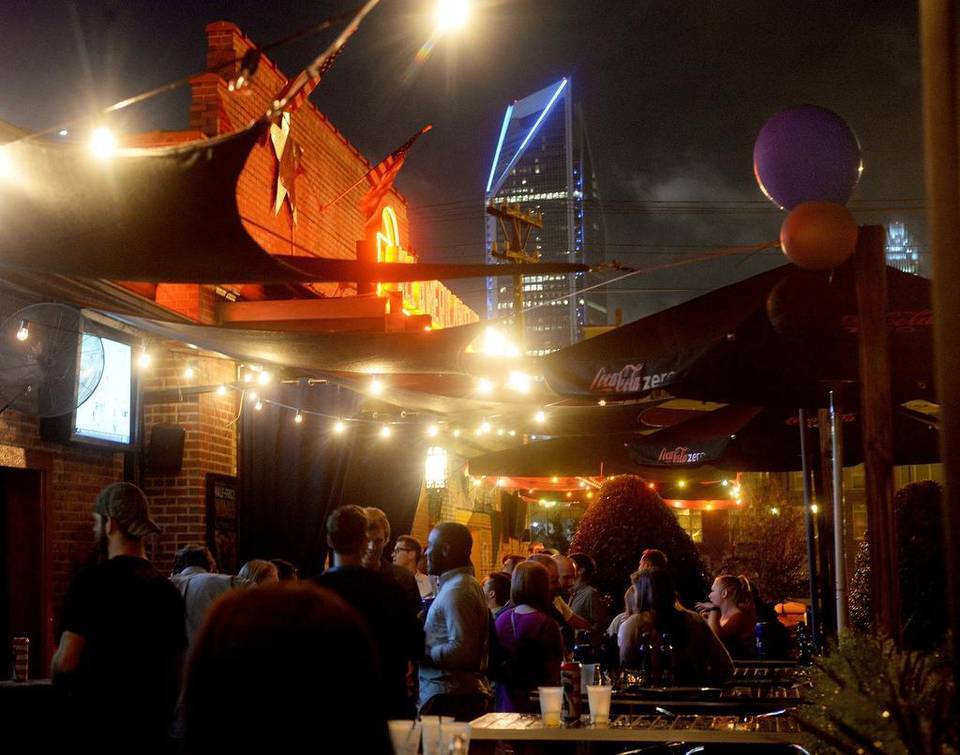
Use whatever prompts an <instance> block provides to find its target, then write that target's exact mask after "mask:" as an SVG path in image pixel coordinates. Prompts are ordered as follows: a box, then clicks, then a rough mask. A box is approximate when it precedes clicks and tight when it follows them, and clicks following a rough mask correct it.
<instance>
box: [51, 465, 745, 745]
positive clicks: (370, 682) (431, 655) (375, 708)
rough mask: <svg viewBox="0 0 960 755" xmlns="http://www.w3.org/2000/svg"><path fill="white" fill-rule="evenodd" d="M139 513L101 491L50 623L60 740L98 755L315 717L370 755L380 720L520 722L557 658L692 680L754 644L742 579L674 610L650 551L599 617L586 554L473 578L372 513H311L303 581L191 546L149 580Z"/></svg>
mask: <svg viewBox="0 0 960 755" xmlns="http://www.w3.org/2000/svg"><path fill="white" fill-rule="evenodd" d="M148 506H149V504H148V501H147V499H146V496H145V495H144V494H143V492H142V491H140V489H139V488H137V487H135V486H134V485H131V484H129V483H113V484H111V485H109V486H107V487H106V488H104V489H103V490H102V491H101V492H100V494H99V496H98V497H97V499H96V502H95V504H94V510H93V517H94V534H95V537H96V540H97V544H98V546H99V547H100V550H101V552H102V555H103V558H102V560H101V562H100V563H99V564H97V565H96V566H94V567H91V568H89V569H86V570H84V571H82V572H81V573H80V574H78V575H77V577H76V578H75V579H74V581H73V583H72V584H71V586H70V589H69V591H68V594H67V596H66V600H65V605H64V608H63V611H62V619H61V627H60V641H59V645H58V648H57V652H56V654H55V656H54V659H53V676H54V680H55V682H56V683H57V685H58V686H59V687H60V688H61V689H63V690H64V692H65V695H66V697H67V700H68V705H67V706H66V709H65V710H66V711H67V713H66V714H65V715H67V716H68V717H69V721H68V722H67V725H68V728H69V731H70V735H71V739H72V740H73V741H76V742H86V743H90V744H96V746H97V747H98V748H99V749H101V750H102V749H104V741H105V740H104V736H105V735H107V736H108V739H107V740H106V741H108V742H110V743H114V744H116V747H112V746H109V745H108V746H107V747H106V749H107V750H111V749H124V748H125V747H126V745H127V744H128V743H129V742H134V741H135V742H136V743H137V747H138V749H139V750H141V751H146V752H171V751H173V752H175V751H181V752H183V751H185V752H189V753H201V752H203V753H205V754H206V753H209V752H214V751H221V750H226V749H227V748H229V749H230V750H232V751H235V750H237V749H241V750H248V749H252V748H253V747H254V746H256V745H257V744H258V743H261V742H262V743H264V744H266V743H269V745H270V748H271V749H277V748H280V747H282V745H283V743H284V742H291V743H294V742H301V741H303V737H305V736H307V735H310V736H317V729H316V728H315V727H316V724H317V721H318V720H323V721H324V722H327V723H328V724H329V725H331V726H335V727H336V728H337V730H339V731H344V732H346V731H351V732H352V734H351V736H352V737H353V740H352V741H353V742H354V747H355V751H357V752H371V753H378V752H385V753H386V752H390V749H389V740H388V736H387V730H386V723H385V722H386V721H387V720H388V719H397V718H408V719H409V718H413V717H415V716H417V715H447V716H453V717H454V718H456V719H457V720H465V721H469V720H472V719H473V718H476V717H478V716H480V715H482V714H483V713H486V712H488V711H490V710H500V711H532V710H535V709H536V703H535V702H532V701H533V699H534V698H532V695H531V693H532V692H534V691H535V690H536V688H537V687H538V686H541V685H549V686H555V685H558V684H559V683H560V672H561V664H562V663H563V662H564V660H565V659H568V658H570V656H571V653H574V655H576V653H584V654H586V655H589V656H591V657H592V658H595V659H596V660H601V661H602V662H603V663H604V664H605V665H608V666H609V667H611V668H612V667H620V668H623V669H644V670H645V671H647V672H649V673H651V674H653V675H654V677H655V678H657V679H660V680H662V681H666V680H670V681H671V682H672V683H675V684H678V685H704V684H717V683H721V682H723V681H725V680H726V679H728V678H729V677H730V676H731V675H732V673H733V663H732V660H731V658H744V657H750V655H751V654H752V648H753V647H754V644H753V642H754V641H753V636H754V626H755V624H756V621H757V611H758V607H757V606H758V600H757V598H756V597H755V596H754V593H753V592H752V586H751V585H750V584H749V583H748V582H747V580H745V579H744V578H743V577H733V576H730V575H721V576H719V577H717V579H716V580H715V581H714V583H713V587H712V589H711V590H710V593H709V595H708V597H707V600H705V601H704V602H702V603H697V604H696V605H695V607H694V608H695V610H688V609H687V608H685V607H684V606H682V605H681V604H680V602H679V600H678V598H677V593H676V589H675V587H674V581H673V576H672V573H671V570H670V566H669V563H668V561H667V557H666V555H665V554H663V553H662V552H660V551H655V550H648V551H645V552H644V553H643V557H642V558H641V560H640V563H639V564H638V565H637V569H636V571H635V572H634V573H633V574H632V575H631V576H630V582H631V585H630V587H629V589H628V590H627V592H626V594H625V596H624V610H623V611H622V612H621V613H619V614H618V615H616V616H613V617H611V616H610V615H609V614H610V613H611V612H610V611H609V610H608V601H607V600H606V599H605V597H604V596H603V595H602V594H601V593H600V591H599V590H598V589H597V588H596V587H595V586H594V585H593V584H592V581H593V579H594V575H595V574H596V571H597V569H596V563H595V562H594V560H593V558H592V557H591V556H589V555H587V554H585V553H571V554H569V555H564V554H561V553H558V552H552V551H549V550H547V549H545V548H543V547H542V545H540V544H533V545H532V546H531V551H536V552H531V553H529V554H527V555H525V556H521V555H515V554H511V555H507V556H505V557H504V558H503V559H502V569H501V570H500V571H495V572H492V573H489V574H487V575H486V576H485V577H484V578H483V580H482V581H481V580H478V579H477V578H476V576H475V575H474V570H473V567H472V565H471V551H472V549H473V539H472V536H471V534H470V530H469V529H467V527H465V526H464V525H462V524H458V523H454V522H442V523H440V524H437V525H436V526H435V527H434V528H433V529H432V531H431V532H430V534H429V537H428V539H427V542H426V544H425V546H423V545H421V543H420V542H419V541H417V540H416V539H415V538H413V537H411V536H410V535H400V536H399V537H397V538H396V540H395V544H394V547H393V551H392V555H393V558H392V560H391V559H388V558H386V557H385V556H384V549H385V547H386V545H387V544H388V543H389V542H390V541H391V537H390V535H391V532H390V523H389V521H388V519H387V517H386V515H385V514H384V512H383V511H381V510H380V509H378V508H373V507H368V508H362V507H360V506H354V505H347V506H341V507H340V508H337V509H336V510H334V511H333V512H332V513H331V514H330V515H329V517H328V519H327V523H326V538H327V545H328V547H329V551H330V554H331V561H330V566H329V567H328V568H327V569H325V570H324V571H323V572H322V573H321V574H318V575H316V576H314V577H312V578H311V579H309V580H301V579H300V576H299V574H298V573H297V569H296V567H295V566H294V565H293V564H291V563H289V562H287V561H283V560H273V561H268V560H254V561H249V562H247V563H246V564H244V565H243V567H242V568H241V569H240V570H239V571H238V573H237V575H235V576H233V575H228V574H220V573H218V571H217V566H216V563H215V562H214V560H213V557H212V556H211V554H210V551H209V550H208V549H207V548H205V547H203V546H201V545H190V546H186V547H184V548H181V549H180V550H179V551H178V552H177V554H176V557H175V560H174V566H173V573H172V575H170V576H169V577H168V576H165V575H163V574H161V573H160V572H159V571H158V570H157V569H156V568H154V567H153V566H152V565H151V563H150V562H149V561H148V560H147V557H146V549H145V547H144V538H145V537H147V536H148V535H151V534H154V533H156V532H159V531H160V528H159V527H158V526H157V525H156V523H154V522H153V520H152V519H150V517H149V511H148ZM753 589H754V590H755V588H753ZM658 648H669V652H668V653H665V652H652V651H651V649H658ZM667 666H669V668H667Z"/></svg>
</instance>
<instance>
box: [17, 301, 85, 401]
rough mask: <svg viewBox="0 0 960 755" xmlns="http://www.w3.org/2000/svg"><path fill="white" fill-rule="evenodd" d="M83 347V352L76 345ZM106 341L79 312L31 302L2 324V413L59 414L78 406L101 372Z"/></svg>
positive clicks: (63, 305)
mask: <svg viewBox="0 0 960 755" xmlns="http://www.w3.org/2000/svg"><path fill="white" fill-rule="evenodd" d="M78 349H79V350H80V351H79V355H78V352H77V350H78ZM103 364H104V357H103V343H102V342H101V341H100V338H98V337H97V336H94V335H91V334H89V333H83V317H82V316H81V315H80V312H79V311H78V310H76V309H74V308H73V307H69V306H67V305H65V304H31V305H30V306H29V307H24V308H23V309H21V310H18V311H17V312H15V313H13V314H12V315H10V317H8V318H7V319H6V320H5V321H4V322H3V325H0V413H2V412H3V411H5V410H6V409H8V408H13V409H16V410H17V411H19V412H23V413H24V414H31V415H35V416H39V417H56V416H59V415H61V414H66V413H67V412H70V411H72V410H73V409H74V408H76V407H78V406H80V404H82V403H83V402H84V401H86V400H87V399H88V398H90V395H91V394H92V393H93V392H94V391H95V390H96V389H97V386H98V385H99V384H100V378H101V377H102V376H103Z"/></svg>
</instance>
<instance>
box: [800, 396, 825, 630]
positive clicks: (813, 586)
mask: <svg viewBox="0 0 960 755" xmlns="http://www.w3.org/2000/svg"><path fill="white" fill-rule="evenodd" d="M797 418H798V419H799V421H800V459H801V469H802V470H803V519H804V522H805V524H806V525H807V571H808V573H809V579H810V627H809V629H810V637H811V638H812V639H813V641H814V642H815V643H816V642H818V638H817V629H818V622H819V620H820V611H819V609H818V607H817V599H818V598H817V549H816V543H815V541H814V531H813V509H812V508H811V505H812V503H813V502H812V501H811V500H810V465H809V460H808V458H807V415H806V412H804V411H803V409H800V410H799V411H798V412H797Z"/></svg>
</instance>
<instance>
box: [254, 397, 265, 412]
mask: <svg viewBox="0 0 960 755" xmlns="http://www.w3.org/2000/svg"><path fill="white" fill-rule="evenodd" d="M253 408H254V409H256V410H257V411H258V412H259V411H260V410H261V409H263V402H262V401H261V400H260V399H257V403H256V404H254V405H253Z"/></svg>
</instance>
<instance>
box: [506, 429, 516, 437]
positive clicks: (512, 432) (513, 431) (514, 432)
mask: <svg viewBox="0 0 960 755" xmlns="http://www.w3.org/2000/svg"><path fill="white" fill-rule="evenodd" d="M507 434H508V435H509V436H510V437H511V438H515V437H516V435H517V431H516V430H511V431H510V432H509V433H507Z"/></svg>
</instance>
